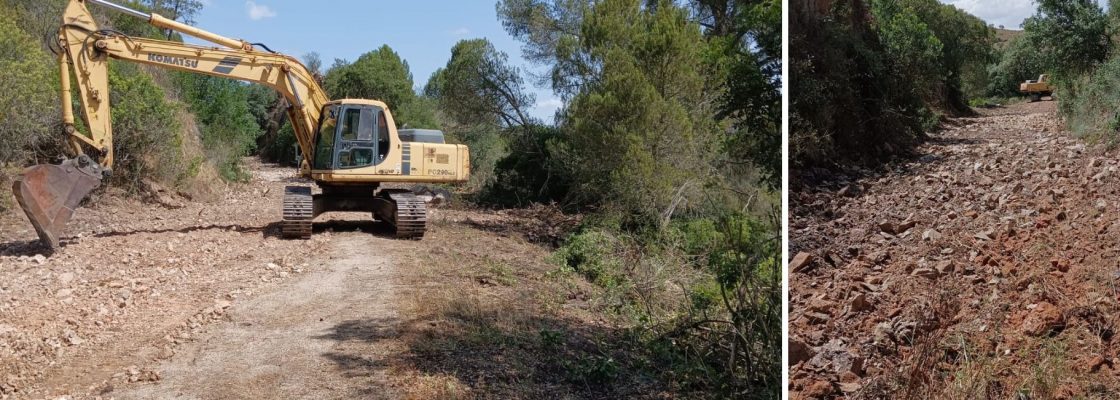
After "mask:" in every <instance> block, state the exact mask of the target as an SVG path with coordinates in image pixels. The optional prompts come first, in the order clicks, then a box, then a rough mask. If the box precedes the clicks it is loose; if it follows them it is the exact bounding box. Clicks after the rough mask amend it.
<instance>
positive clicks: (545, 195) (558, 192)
mask: <svg viewBox="0 0 1120 400" xmlns="http://www.w3.org/2000/svg"><path fill="white" fill-rule="evenodd" d="M517 129H518V132H520V133H518V134H514V135H515V138H514V139H513V140H514V142H513V144H512V145H511V146H510V148H512V149H516V151H510V152H509V153H508V154H507V155H506V156H505V157H502V158H501V159H499V160H497V162H496V164H493V166H492V169H493V179H490V180H488V181H487V182H488V185H486V187H484V188H483V192H482V196H481V198H482V201H483V202H484V203H488V204H495V205H500V206H505V207H517V206H525V205H528V204H531V203H553V202H563V201H564V200H565V199H566V197H567V194H568V192H569V190H570V188H571V175H570V173H569V171H568V170H567V169H565V168H564V167H563V165H560V162H559V160H558V159H557V156H556V154H557V150H556V149H557V144H558V143H561V141H562V140H564V138H563V135H562V132H561V131H560V129H558V128H556V127H551V126H543V125H534V126H530V127H524V128H517ZM480 153H482V154H485V155H488V154H486V153H484V152H476V151H475V149H474V147H472V148H471V156H472V158H471V159H472V161H473V160H474V157H475V155H476V154H480ZM471 171H472V173H474V172H475V171H478V170H477V169H475V167H473V166H472V170H471Z"/></svg>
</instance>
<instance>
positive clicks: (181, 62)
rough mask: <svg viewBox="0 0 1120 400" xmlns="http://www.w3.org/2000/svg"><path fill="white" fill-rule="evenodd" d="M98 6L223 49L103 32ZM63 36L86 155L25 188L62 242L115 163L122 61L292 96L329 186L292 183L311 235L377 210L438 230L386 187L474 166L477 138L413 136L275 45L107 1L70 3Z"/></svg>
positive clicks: (63, 59) (43, 172) (63, 58)
mask: <svg viewBox="0 0 1120 400" xmlns="http://www.w3.org/2000/svg"><path fill="white" fill-rule="evenodd" d="M87 4H97V5H100V6H104V7H107V8H108V9H110V10H113V11H116V12H121V13H124V14H127V15H131V16H134V17H137V18H142V19H145V20H147V21H148V23H149V24H151V25H153V26H155V27H158V28H161V29H170V30H173V31H176V32H179V33H182V34H184V35H189V36H193V37H196V38H199V39H202V40H205V41H207V42H210V43H213V44H214V45H215V46H209V47H207V46H196V45H190V44H184V43H179V42H173V41H165V40H156V39H148V38H142V37H132V36H128V35H126V34H124V33H121V32H118V31H115V30H110V29H102V28H100V27H98V26H97V23H96V21H95V20H94V17H93V15H92V14H91V13H90V12H89V10H88V9H87V8H86V5H87ZM58 44H59V47H60V48H61V51H60V52H59V56H58V63H59V74H60V75H61V83H62V84H61V86H60V89H61V90H60V93H59V96H60V100H61V103H62V120H63V127H64V130H65V131H66V134H67V135H68V136H67V137H68V140H69V148H68V150H69V151H70V153H71V154H72V156H73V157H74V158H71V159H68V160H65V161H63V162H62V163H61V164H59V165H49V164H44V165H36V166H33V167H30V168H28V169H27V170H25V171H24V173H23V175H22V176H21V177H19V178H17V180H16V182H15V186H14V187H13V192H14V193H15V196H16V199H17V200H18V201H19V204H20V206H21V207H22V208H23V210H24V212H25V213H26V214H27V217H28V219H30V220H31V223H32V225H34V226H35V230H36V231H37V232H38V233H39V237H40V238H41V239H42V241H43V242H44V243H46V244H47V245H49V246H51V247H52V248H56V247H58V245H59V238H60V237H61V236H62V232H63V231H64V229H65V227H66V224H67V222H68V221H69V220H70V218H71V217H72V216H73V213H74V210H75V209H77V208H78V206H79V204H80V203H81V201H82V200H83V199H84V198H85V197H86V196H87V195H89V193H90V192H91V191H92V190H94V189H96V188H97V187H98V186H100V185H101V181H102V179H104V177H106V176H108V175H109V174H110V173H111V171H112V168H113V160H114V154H113V130H112V118H111V115H110V104H109V102H110V100H109V73H108V71H109V60H110V59H116V60H121V61H125V62H134V63H139V64H147V65H152V66H157V67H160V68H167V69H173V70H178V71H184V72H190V73H197V74H204V75H210V76H217V77H223V78H230V79H236V80H240V81H245V82H252V83H256V84H260V85H264V86H267V87H270V88H272V89H274V90H276V91H277V92H278V93H280V95H281V96H283V97H284V99H285V100H286V102H287V104H288V108H287V116H288V119H289V121H290V122H291V124H292V128H293V130H294V131H295V137H296V141H297V142H298V144H299V149H300V153H301V154H302V155H303V163H302V165H301V166H300V172H301V174H302V175H303V176H304V177H307V178H310V179H312V180H313V181H315V183H316V184H318V185H319V186H320V188H322V192H323V193H320V194H312V191H311V188H310V187H306V186H298V187H297V186H293V187H290V188H289V189H288V190H286V191H285V199H284V203H283V208H282V214H283V218H284V220H283V224H282V227H283V235H284V236H285V237H293V238H307V237H308V236H309V235H310V234H311V224H312V220H314V218H315V217H316V216H317V215H319V214H322V213H324V212H334V211H342V212H369V213H372V214H373V216H374V217H375V218H377V219H380V220H382V221H384V222H387V223H389V224H391V225H393V227H394V229H395V230H396V233H397V237H401V238H412V239H418V238H420V237H422V236H423V234H424V231H425V227H426V221H427V220H426V209H425V208H424V207H425V205H424V203H423V202H422V201H418V200H417V197H416V196H414V195H413V194H412V193H411V192H410V191H408V190H401V189H380V190H379V185H380V184H381V183H382V182H396V183H451V182H464V181H466V180H467V179H468V175H469V173H470V155H469V152H468V149H467V148H466V146H463V145H452V144H446V143H443V138H442V133H439V132H438V131H431V132H428V133H423V132H421V133H422V134H421V135H415V134H409V135H406V136H407V138H404V139H402V136H401V135H400V134H398V132H397V128H396V123H395V121H394V120H393V116H392V113H390V112H389V109H388V106H387V105H386V104H385V103H383V102H380V101H377V100H366V99H341V100H334V101H331V100H330V99H329V98H328V97H327V95H326V92H325V91H324V90H323V89H322V88H321V87H320V86H319V84H318V81H317V78H316V77H315V76H314V75H313V74H312V73H311V72H310V71H309V70H308V69H307V68H306V67H305V66H304V65H303V64H301V63H300V62H299V61H298V60H296V59H295V58H293V57H291V56H288V55H284V54H279V53H275V52H273V51H271V50H269V49H268V48H267V47H266V46H264V45H259V44H251V43H249V42H246V41H244V40H239V39H231V38H227V37H224V36H221V35H218V34H214V33H211V32H207V31H204V30H202V29H199V28H196V27H193V26H189V25H186V24H182V23H179V22H176V21H173V20H170V19H167V18H164V17H162V16H159V15H158V14H149V13H144V12H141V11H137V10H133V9H130V8H128V7H124V6H120V5H116V4H113V3H110V2H108V1H106V0H69V4H68V5H67V7H66V10H65V11H64V14H63V18H62V25H61V27H60V28H59V32H58ZM258 47H260V49H258ZM74 96H76V97H77V98H78V99H79V100H80V102H81V106H82V109H81V116H82V119H83V121H84V122H85V124H84V125H85V127H86V128H87V129H88V132H79V131H78V130H77V129H75V120H74V114H75V113H74V110H73V103H72V98H73V97H74ZM432 132H435V133H438V134H430V133H432Z"/></svg>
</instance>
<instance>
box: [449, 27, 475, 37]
mask: <svg viewBox="0 0 1120 400" xmlns="http://www.w3.org/2000/svg"><path fill="white" fill-rule="evenodd" d="M451 34H452V35H454V36H466V35H470V34H471V30H470V29H467V28H459V29H456V30H453V31H451Z"/></svg>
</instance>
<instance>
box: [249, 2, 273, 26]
mask: <svg viewBox="0 0 1120 400" xmlns="http://www.w3.org/2000/svg"><path fill="white" fill-rule="evenodd" d="M245 9H246V10H248V11H249V19H251V20H253V21H259V20H262V19H265V18H272V17H275V16H276V11H275V10H273V9H272V8H270V7H269V6H266V5H264V4H257V3H256V2H255V1H253V0H249V1H246V2H245Z"/></svg>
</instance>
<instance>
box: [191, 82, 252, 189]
mask: <svg viewBox="0 0 1120 400" xmlns="http://www.w3.org/2000/svg"><path fill="white" fill-rule="evenodd" d="M175 80H176V83H177V85H178V86H179V89H180V91H181V95H182V97H183V99H184V101H186V102H187V104H188V105H189V106H190V110H191V112H192V113H194V115H195V117H196V118H197V120H198V123H199V130H200V131H201V133H202V145H203V148H204V149H205V151H206V155H207V157H208V158H209V159H210V160H211V161H212V162H214V164H215V165H216V166H217V167H218V171H219V173H220V174H221V176H222V178H224V179H226V180H229V181H241V180H245V179H247V178H248V173H247V172H245V171H243V170H242V167H241V157H244V156H246V155H249V154H250V153H252V152H253V151H254V150H255V149H256V143H257V136H259V135H260V133H261V128H260V125H259V124H258V121H257V120H258V116H257V115H258V114H259V110H258V113H257V114H254V112H253V109H252V108H251V104H252V102H251V101H250V100H251V93H253V88H252V86H251V85H249V84H245V83H242V82H239V81H235V80H231V79H225V78H219V77H212V76H206V75H199V74H190V73H185V72H180V73H176V74H175ZM258 103H259V102H258Z"/></svg>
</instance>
